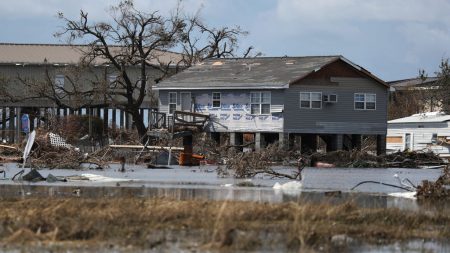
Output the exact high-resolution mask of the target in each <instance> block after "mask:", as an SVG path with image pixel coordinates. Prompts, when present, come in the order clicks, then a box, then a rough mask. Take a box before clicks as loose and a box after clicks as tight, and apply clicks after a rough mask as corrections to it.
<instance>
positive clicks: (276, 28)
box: [0, 0, 450, 81]
mask: <svg viewBox="0 0 450 253" xmlns="http://www.w3.org/2000/svg"><path fill="white" fill-rule="evenodd" d="M116 2H117V1H115V0H109V1H108V0H95V1H94V0H64V1H62V0H14V1H12V0H2V1H0V31H1V32H0V42H12V43H13V42H16V43H58V42H60V41H59V40H58V39H56V38H54V37H53V36H52V35H53V33H54V32H56V31H58V29H59V28H58V27H60V26H62V25H63V23H61V22H60V21H59V20H58V19H57V18H56V13H57V12H58V11H62V12H63V13H65V14H66V16H68V17H69V18H76V17H77V14H78V12H79V10H80V9H84V10H87V11H88V12H89V14H90V16H91V17H93V18H95V20H97V21H99V20H107V19H108V15H107V12H106V10H107V7H108V6H109V5H111V4H114V3H116ZM135 3H136V6H137V7H138V8H139V9H142V10H145V11H154V10H161V11H162V12H163V13H167V12H168V11H169V10H171V9H172V8H173V7H174V6H175V4H176V0H135ZM183 6H184V9H185V11H187V12H190V13H194V12H196V11H197V10H198V9H199V8H202V10H201V13H202V16H203V18H204V21H205V22H206V23H209V24H212V25H216V26H223V25H240V26H241V27H242V28H244V29H245V30H248V31H249V32H250V35H249V36H247V37H246V38H244V39H243V40H242V47H243V48H244V47H246V46H248V45H254V46H255V48H256V49H257V50H259V51H261V52H263V53H264V55H265V56H284V55H288V56H305V55H335V54H340V55H343V56H345V57H346V58H348V59H349V60H351V61H353V62H354V63H356V64H359V65H361V66H362V67H364V68H366V69H368V70H369V71H371V72H372V73H373V74H375V75H377V76H379V77H380V78H382V79H384V80H386V81H390V80H396V79H404V78H410V77H416V76H417V75H418V71H419V69H425V70H426V71H427V72H428V73H429V74H430V75H433V74H434V72H435V71H436V70H437V66H438V65H439V63H440V61H441V59H442V58H449V57H450V0H185V1H183Z"/></svg>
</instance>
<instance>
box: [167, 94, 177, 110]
mask: <svg viewBox="0 0 450 253" xmlns="http://www.w3.org/2000/svg"><path fill="white" fill-rule="evenodd" d="M176 109H177V93H176V92H169V114H172V113H173V112H174V111H175V110H176Z"/></svg>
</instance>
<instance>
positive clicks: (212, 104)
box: [211, 92, 222, 109]
mask: <svg viewBox="0 0 450 253" xmlns="http://www.w3.org/2000/svg"><path fill="white" fill-rule="evenodd" d="M214 94H219V99H217V98H216V99H215V98H214ZM217 101H219V106H214V102H217ZM211 106H212V108H214V109H217V108H221V107H222V93H221V92H212V94H211Z"/></svg>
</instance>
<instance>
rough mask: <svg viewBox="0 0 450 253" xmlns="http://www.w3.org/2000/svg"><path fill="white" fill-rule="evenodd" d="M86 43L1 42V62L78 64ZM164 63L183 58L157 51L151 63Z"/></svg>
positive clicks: (100, 61) (97, 61) (102, 62)
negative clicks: (45, 61)
mask: <svg viewBox="0 0 450 253" xmlns="http://www.w3.org/2000/svg"><path fill="white" fill-rule="evenodd" d="M83 48H86V46H85V45H73V46H72V45H65V44H13V43H0V64H44V60H47V63H49V64H77V63H78V62H79V61H80V58H81V56H82V51H83ZM112 48H113V49H115V50H117V52H118V51H119V50H120V48H121V47H118V46H114V47H112ZM157 59H159V61H161V62H163V63H166V64H167V63H169V62H173V63H174V64H176V63H177V62H178V61H179V60H181V55H180V54H178V53H173V52H167V51H155V52H154V54H153V57H152V59H151V60H150V62H151V63H153V64H155V65H157V64H159V63H158V60H157ZM105 63H108V61H106V60H102V59H98V60H96V62H94V64H105Z"/></svg>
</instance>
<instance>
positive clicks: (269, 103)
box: [250, 91, 272, 115]
mask: <svg viewBox="0 0 450 253" xmlns="http://www.w3.org/2000/svg"><path fill="white" fill-rule="evenodd" d="M253 94H257V96H256V97H255V98H257V99H258V102H253V101H252V98H253ZM263 94H268V97H266V99H267V100H268V102H263ZM253 105H258V106H259V112H257V113H253V110H252V107H253ZM263 105H268V106H269V112H267V113H263ZM271 112H272V92H271V91H252V92H250V114H252V115H270V114H271Z"/></svg>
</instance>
